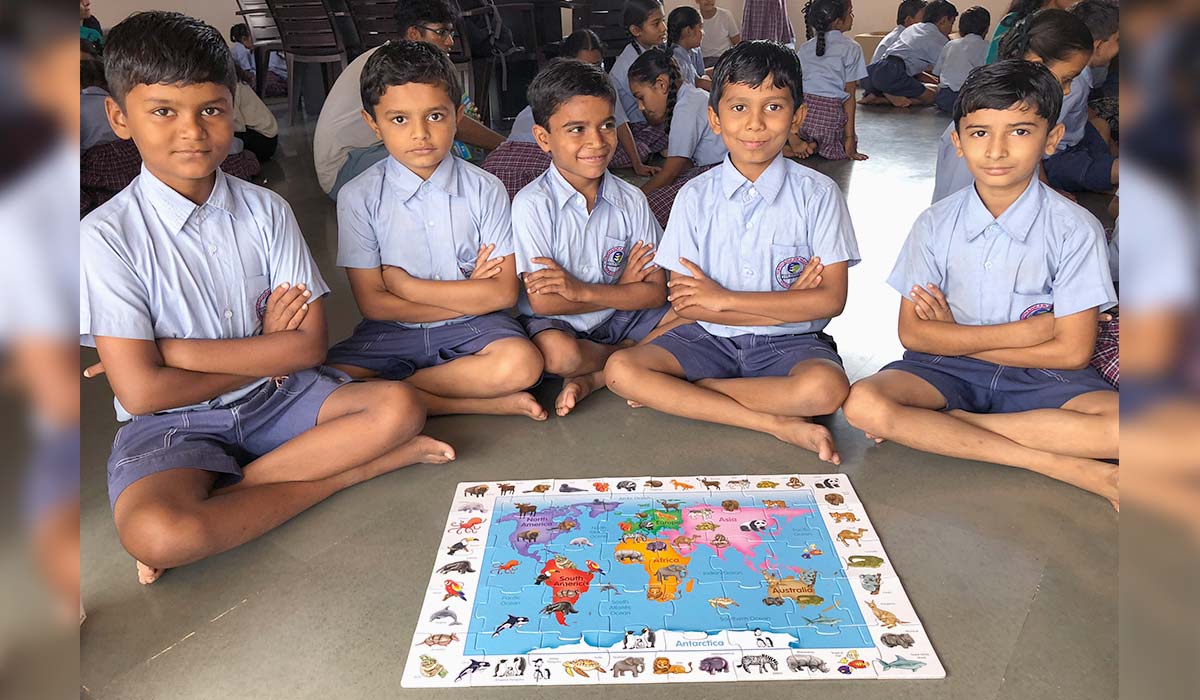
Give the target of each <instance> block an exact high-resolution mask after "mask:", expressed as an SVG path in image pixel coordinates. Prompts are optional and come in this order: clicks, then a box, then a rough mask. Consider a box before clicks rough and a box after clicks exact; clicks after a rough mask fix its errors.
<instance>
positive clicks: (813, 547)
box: [465, 491, 874, 656]
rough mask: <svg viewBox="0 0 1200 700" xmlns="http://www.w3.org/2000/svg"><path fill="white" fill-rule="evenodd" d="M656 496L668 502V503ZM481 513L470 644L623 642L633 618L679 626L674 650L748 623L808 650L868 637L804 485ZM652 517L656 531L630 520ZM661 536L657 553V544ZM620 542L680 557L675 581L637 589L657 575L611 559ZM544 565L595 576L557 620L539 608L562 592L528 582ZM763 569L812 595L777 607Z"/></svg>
mask: <svg viewBox="0 0 1200 700" xmlns="http://www.w3.org/2000/svg"><path fill="white" fill-rule="evenodd" d="M730 499H733V500H735V501H737V505H738V508H737V510H736V511H733V512H730V511H727V510H726V509H725V508H724V507H723V506H722V503H723V502H727V501H729V500H730ZM772 499H786V509H784V510H779V509H777V508H775V507H766V505H765V504H764V501H766V502H767V505H769V504H778V503H780V501H778V500H776V501H772ZM664 501H666V502H667V503H666V505H669V506H673V508H671V509H667V508H664V503H663V502H664ZM517 504H525V505H526V506H527V508H526V510H527V511H528V506H531V505H533V506H536V508H537V512H536V514H527V515H521V514H519V513H518V508H517ZM694 511H695V512H694ZM781 513H782V515H781ZM699 516H703V517H704V518H707V519H711V521H712V522H714V523H720V522H723V523H726V524H723V525H721V528H723V529H722V530H721V532H730V533H731V535H730V538H729V539H730V540H731V542H732V544H731V545H727V546H714V545H713V543H712V540H713V538H714V537H719V535H713V534H712V533H713V531H714V530H715V529H716V526H713V527H709V528H705V525H704V524H703V522H704V521H703V520H702V518H701V517H699ZM669 517H674V518H676V520H677V521H681V522H679V524H678V525H677V526H676V527H674V528H670V527H662V525H663V521H662V520H661V518H669ZM656 518H659V520H657V521H655V519H656ZM491 520H492V523H491V527H490V531H489V533H488V544H487V549H486V551H485V554H484V559H483V562H482V568H481V578H480V579H479V580H480V587H481V589H480V590H478V591H467V595H468V599H469V600H471V603H472V613H471V620H470V624H469V627H468V637H467V640H466V650H465V651H466V653H467V654H494V655H500V656H504V655H519V654H527V653H529V652H530V651H533V650H535V649H553V648H557V647H562V646H566V645H573V644H581V643H582V644H586V645H589V646H593V647H600V648H608V647H611V646H613V645H616V646H617V647H618V649H619V648H620V646H621V643H622V640H623V639H624V636H625V633H626V632H627V631H629V632H633V633H637V632H640V631H641V630H642V629H643V628H649V629H651V630H666V631H667V633H668V634H670V633H671V632H678V633H685V632H686V633H689V634H688V635H687V637H686V638H687V640H688V641H687V642H685V643H684V646H683V647H677V646H676V645H675V644H671V646H672V647H675V648H688V646H694V647H695V648H697V649H704V648H715V644H714V645H712V646H706V643H705V642H704V641H703V640H704V639H705V637H704V635H702V634H698V633H701V632H707V633H710V634H715V633H719V632H722V631H727V630H736V631H752V630H755V629H758V630H760V633H761V634H763V635H767V636H783V635H791V636H792V637H794V638H796V639H797V640H798V642H796V643H794V644H793V646H796V647H800V648H805V649H837V648H853V647H872V646H874V642H873V640H872V639H871V636H870V634H869V633H868V631H867V628H866V622H865V620H864V619H863V616H862V613H861V612H860V610H859V608H858V606H857V604H856V602H855V598H854V593H853V591H852V590H851V585H858V576H857V574H853V575H852V577H851V580H849V581H848V580H847V578H846V573H845V570H844V569H843V567H842V562H841V561H839V559H838V555H837V553H836V551H835V549H834V545H833V542H832V540H831V539H830V535H829V533H828V531H827V530H826V528H825V527H824V525H823V524H822V522H821V519H820V515H819V513H818V511H817V505H816V503H815V502H814V501H813V497H812V494H811V492H808V491H802V492H780V491H774V492H758V493H755V494H754V495H748V494H746V493H743V492H740V491H722V492H717V491H711V492H708V493H705V494H696V495H692V496H690V497H689V496H679V497H675V496H673V495H672V494H669V493H661V494H653V495H650V494H622V493H605V494H598V495H592V494H589V495H588V496H587V497H578V496H571V495H567V494H563V495H561V496H560V495H557V494H556V495H553V496H546V497H542V496H537V497H530V496H527V495H526V496H522V494H516V495H513V496H505V497H501V498H498V499H497V500H496V502H495V510H494V512H493V514H492V516H491ZM652 521H655V522H657V524H658V526H659V527H658V528H657V529H654V528H651V529H649V530H647V529H639V527H638V526H639V525H641V524H649V523H651V522H652ZM734 521H737V522H734ZM755 521H758V522H757V523H756V522H755ZM622 523H625V528H626V529H622V525H621V524H622ZM532 530H537V531H538V533H537V536H536V537H537V539H536V541H528V539H523V537H524V538H528V537H529V533H530V531H532ZM685 532H686V533H690V534H691V535H693V536H694V539H695V542H694V543H693V544H691V545H686V544H685V545H684V546H676V545H675V544H674V541H675V539H676V538H677V537H679V536H681V535H685ZM639 533H640V534H642V535H643V540H644V541H643V542H641V543H640V544H637V545H622V536H623V535H624V536H625V537H626V538H627V539H630V538H636V536H637V535H638V534H639ZM685 539H686V538H685ZM582 540H586V544H585V543H584V542H583V541H582ZM572 542H574V543H575V544H572ZM660 543H665V544H666V545H667V549H665V550H663V549H659V547H660V546H661V545H660ZM589 545H590V546H589ZM623 546H624V547H631V546H637V547H643V548H648V549H651V550H654V553H653V554H651V559H654V558H655V554H659V553H661V554H663V555H674V554H678V555H679V556H680V557H687V558H689V559H688V563H687V565H686V570H687V574H686V577H685V580H684V581H679V582H676V581H675V580H674V579H671V578H665V582H666V583H667V584H668V585H667V589H668V591H667V592H669V594H670V596H671V597H670V599H667V600H650V599H648V598H647V595H648V593H650V594H651V595H658V596H660V597H662V596H663V595H665V594H664V591H663V590H662V589H663V586H656V585H655V583H656V582H655V580H653V579H652V577H651V575H650V573H649V571H648V569H647V566H646V565H644V562H639V561H625V562H624V563H623V562H622V561H618V558H617V556H616V553H617V552H619V551H620V550H621V548H622V547H623ZM818 552H819V553H818ZM628 554H629V553H628V552H626V553H625V555H626V556H628ZM806 554H807V556H805V555H806ZM513 562H516V563H515V564H513ZM548 566H549V567H551V569H550V570H551V572H553V571H554V570H562V569H564V568H569V570H571V571H573V572H574V571H575V570H576V569H577V570H578V572H576V573H575V574H572V575H573V576H575V578H576V579H579V578H580V575H581V574H582V573H584V572H586V573H588V574H591V576H592V577H591V580H590V581H589V582H587V584H586V590H581V591H580V592H579V593H578V595H577V598H576V599H574V602H573V606H572V607H573V609H574V610H575V611H577V612H575V613H574V614H570V613H568V614H565V615H563V621H564V622H565V623H566V624H565V625H563V624H560V622H559V620H558V619H556V618H557V616H556V615H555V614H553V612H543V611H544V610H546V609H547V606H551V605H552V604H554V603H555V602H556V600H561V598H558V599H556V598H555V590H556V589H552V588H551V587H550V586H549V585H547V584H548V583H549V581H546V580H544V581H543V582H542V583H537V581H538V579H539V575H542V574H543V572H544V570H545V569H546V568H547V567H548ZM570 567H573V568H570ZM814 573H815V581H814V580H813V578H812V577H813V575H814ZM576 574H580V575H576ZM764 574H765V575H766V576H771V577H774V579H776V580H778V579H788V578H789V577H790V580H791V581H794V582H796V583H797V585H800V582H806V583H807V582H811V597H810V598H806V599H807V600H812V599H815V597H819V598H820V599H821V602H819V603H818V604H815V605H800V604H798V603H797V602H796V599H794V598H792V597H788V598H781V597H778V596H776V597H774V599H773V601H772V602H773V603H775V604H772V605H768V604H766V603H765V602H764V600H763V599H764V598H768V597H772V596H769V595H768V593H769V591H768V583H767V580H766V578H765V576H764ZM541 578H542V579H546V576H545V575H542V576H541ZM689 581H690V583H688V582H689ZM675 584H677V585H675ZM688 587H690V590H686V589H687V588H688ZM559 588H560V589H561V586H560V587H559ZM576 588H582V587H580V586H576ZM788 590H789V591H793V590H794V589H788ZM568 595H569V592H568ZM802 598H803V596H802ZM713 600H715V601H717V602H716V603H715V604H714V603H713V602H710V601H713ZM560 607H561V606H560ZM510 616H513V617H515V618H518V619H519V618H528V622H527V623H524V624H520V625H518V626H511V627H510V626H508V625H507V624H506V623H507V622H508V621H509V620H510ZM806 618H807V620H811V621H813V622H808V621H806ZM831 621H833V622H832V624H831ZM498 629H499V632H498V633H497V630H498ZM678 638H679V639H682V638H683V637H682V635H680V636H679V637H678ZM714 639H719V637H718V638H714ZM697 640H700V641H697ZM777 644H778V643H777Z"/></svg>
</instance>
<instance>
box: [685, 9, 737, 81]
mask: <svg viewBox="0 0 1200 700" xmlns="http://www.w3.org/2000/svg"><path fill="white" fill-rule="evenodd" d="M696 4H697V5H699V6H700V17H701V19H703V20H704V36H703V37H701V40H700V52H701V54H703V56H704V65H705V66H706V67H708V66H712V65H713V64H714V63H716V62H717V59H718V58H720V57H721V54H723V53H725V50H726V49H728V48H729V47H730V46H733V45H734V44H736V43H738V42H739V41H741V40H742V30H741V29H738V23H737V20H736V19H734V18H733V13H732V12H730V11H729V10H726V9H725V8H723V7H717V0H698V1H697V3H696Z"/></svg>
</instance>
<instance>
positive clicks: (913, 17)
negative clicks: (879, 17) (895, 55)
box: [871, 0, 926, 63]
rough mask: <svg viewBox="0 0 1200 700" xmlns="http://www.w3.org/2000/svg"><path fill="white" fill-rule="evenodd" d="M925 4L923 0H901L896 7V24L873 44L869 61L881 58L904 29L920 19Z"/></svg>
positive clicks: (923, 12)
mask: <svg viewBox="0 0 1200 700" xmlns="http://www.w3.org/2000/svg"><path fill="white" fill-rule="evenodd" d="M925 5H926V2H925V0H902V1H901V3H900V5H899V6H898V7H897V8H896V26H895V28H893V29H892V31H890V32H888V33H887V34H886V35H885V36H884V37H883V39H880V41H879V43H878V44H877V45H876V46H875V52H874V53H872V54H871V63H874V62H876V61H878V60H879V59H881V58H883V54H884V53H886V52H887V50H888V49H889V48H891V46H892V44H894V43H896V40H897V39H899V38H900V34H901V33H903V32H904V30H905V29H908V28H909V27H911V26H913V25H914V24H916V23H918V22H920V21H921V16H922V15H923V14H925Z"/></svg>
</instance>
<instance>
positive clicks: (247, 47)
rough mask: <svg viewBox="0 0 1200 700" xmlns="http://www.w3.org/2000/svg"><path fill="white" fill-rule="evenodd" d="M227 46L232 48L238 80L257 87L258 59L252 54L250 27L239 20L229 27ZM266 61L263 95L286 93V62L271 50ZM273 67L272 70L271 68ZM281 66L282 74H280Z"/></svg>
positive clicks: (281, 94) (278, 95)
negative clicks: (228, 42)
mask: <svg viewBox="0 0 1200 700" xmlns="http://www.w3.org/2000/svg"><path fill="white" fill-rule="evenodd" d="M229 41H230V44H229V47H230V49H232V50H233V61H234V64H235V65H236V66H237V69H238V80H240V81H241V82H244V83H247V84H249V85H251V86H254V87H255V89H257V88H258V82H257V81H258V59H257V58H256V57H255V55H254V40H253V39H251V38H250V27H248V26H246V23H245V22H240V23H238V24H235V25H233V26H232V27H230V28H229ZM269 55H270V58H269V59H268V63H267V66H268V67H267V75H266V83H265V84H264V85H263V95H264V96H266V97H282V96H284V95H286V94H287V63H286V62H284V63H283V64H282V66H281V65H280V64H279V62H280V61H283V59H282V58H281V57H280V56H279V55H278V53H277V52H274V51H273V52H271V53H270V54H269ZM272 68H274V70H272ZM280 68H282V74H280V70H279V69H280Z"/></svg>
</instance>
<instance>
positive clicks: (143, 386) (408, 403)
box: [79, 12, 454, 583]
mask: <svg viewBox="0 0 1200 700" xmlns="http://www.w3.org/2000/svg"><path fill="white" fill-rule="evenodd" d="M105 60H106V62H107V64H106V73H107V77H108V84H109V87H110V89H111V91H112V98H111V100H110V101H109V103H108V110H109V116H110V118H111V121H112V124H113V128H114V130H115V131H116V132H117V134H118V135H119V136H121V137H122V138H126V139H132V140H133V142H134V143H136V144H137V146H138V148H139V149H141V153H142V158H143V162H144V165H143V168H142V171H141V174H140V175H139V176H138V177H137V179H136V180H135V181H134V182H133V184H132V185H130V186H129V187H128V188H126V189H125V190H123V191H122V192H121V193H120V194H118V195H117V196H116V197H114V198H113V199H112V200H111V201H109V202H108V203H107V204H105V205H103V206H102V207H100V208H99V209H97V210H96V211H94V212H92V213H91V214H89V215H88V216H87V217H85V218H84V219H83V221H82V222H80V226H79V235H80V275H79V305H80V316H79V334H80V341H81V343H83V344H85V345H94V346H95V347H96V349H97V351H98V352H99V354H100V364H101V365H102V371H103V372H104V373H105V374H106V376H107V378H108V381H109V384H110V385H111V387H112V390H113V393H114V394H115V395H116V409H117V415H118V418H119V419H121V420H123V421H129V420H130V418H131V417H132V418H133V420H132V421H131V422H128V423H126V425H125V426H124V427H123V428H122V429H121V430H120V432H119V433H118V435H117V437H116V439H115V440H114V442H113V449H112V454H111V456H110V457H109V460H108V494H109V501H110V503H111V505H112V508H113V518H114V520H115V521H116V527H117V532H118V534H119V535H120V538H121V544H122V545H123V546H124V547H125V549H126V550H128V551H129V553H130V554H132V555H133V556H134V557H135V558H136V559H137V560H138V562H139V565H138V568H139V577H140V579H141V581H142V582H143V583H150V582H152V581H153V580H155V579H156V578H158V576H159V575H160V574H161V573H162V570H163V569H166V568H168V567H174V566H180V565H182V564H187V563H190V562H193V561H196V560H199V559H202V558H204V557H208V556H211V555H213V554H217V553H219V552H223V551H226V550H229V549H232V548H234V547H237V546H238V545H240V544H242V543H244V542H247V541H249V540H251V539H254V538H255V537H258V536H259V535H261V534H263V533H265V532H267V531H268V530H271V529H272V528H275V527H277V526H279V525H281V524H282V523H284V522H286V521H287V520H288V519H290V518H291V517H293V516H295V515H296V514H297V513H300V512H301V511H303V510H305V509H306V508H308V507H309V506H312V505H314V504H315V503H318V502H319V501H321V500H323V499H325V498H326V497H328V496H329V495H331V494H333V493H335V492H337V491H340V490H341V489H344V488H346V487H347V486H351V485H353V484H356V483H359V482H362V481H365V480H367V479H370V478H372V477H374V476H376V475H378V474H382V473H384V472H388V471H391V470H394V469H397V468H399V467H402V466H404V465H406V464H411V463H414V462H417V461H426V462H446V461H449V460H450V459H453V457H454V452H453V450H452V449H451V448H450V446H449V445H446V444H444V443H440V442H437V441H434V440H431V439H429V438H425V437H419V436H418V435H417V433H418V432H419V431H420V429H421V426H422V425H423V424H424V419H425V411H424V408H423V407H422V406H421V403H420V401H419V399H418V398H417V396H416V394H415V392H413V391H412V390H411V389H410V388H408V387H407V386H405V385H404V384H401V383H398V382H368V383H354V382H350V381H349V378H348V377H347V376H346V375H345V374H343V373H341V372H337V371H334V370H330V369H327V368H323V367H320V366H319V365H320V364H321V362H322V360H323V359H324V357H325V348H326V329H325V312H324V309H323V301H322V297H323V296H324V295H325V294H326V293H327V292H328V288H327V287H326V286H325V282H324V281H323V280H322V279H321V275H320V273H319V272H318V271H317V266H316V265H315V264H314V263H313V260H312V257H311V256H310V255H309V251H308V247H307V246H306V245H305V242H304V238H303V236H302V235H301V234H300V230H299V228H298V227H297V226H296V219H295V217H294V216H293V215H292V210H291V208H290V207H289V206H288V203H287V202H286V201H285V200H284V199H283V198H282V197H280V196H279V195H277V194H275V193H274V192H271V191H269V190H266V189H263V188H261V187H257V186H255V185H251V184H248V183H245V182H242V181H240V180H236V179H234V178H231V177H227V176H226V175H224V174H223V173H222V172H221V171H220V170H219V169H218V168H217V166H218V165H219V164H220V163H221V159H222V158H223V157H224V154H225V153H227V152H228V150H229V145H230V142H231V141H232V140H233V117H232V114H233V86H234V83H235V82H236V80H237V78H236V76H235V73H234V67H233V58H232V56H231V54H230V52H229V48H228V47H227V46H226V45H225V42H224V41H223V40H222V39H221V35H220V33H218V32H217V30H216V29H213V28H212V27H210V26H208V25H206V24H204V23H202V22H200V21H198V20H194V19H192V18H190V17H185V16H183V15H180V14H177V13H168V12H141V13H136V14H133V15H131V16H130V17H129V18H128V19H126V20H125V21H123V22H121V23H120V24H118V25H117V26H116V27H114V28H113V29H112V30H111V31H110V32H109V35H108V44H107V48H106V51H105ZM89 376H95V372H93V371H89Z"/></svg>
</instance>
